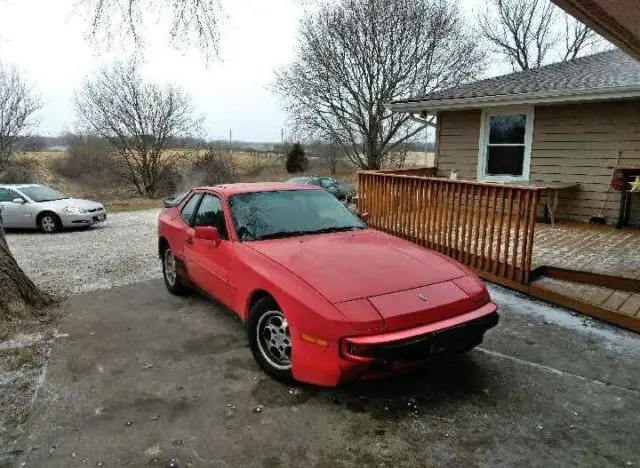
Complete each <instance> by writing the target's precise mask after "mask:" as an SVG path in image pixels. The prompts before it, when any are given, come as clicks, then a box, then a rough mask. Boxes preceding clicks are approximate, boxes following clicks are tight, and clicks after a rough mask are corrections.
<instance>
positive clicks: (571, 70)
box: [390, 50, 640, 224]
mask: <svg viewBox="0 0 640 468" xmlns="http://www.w3.org/2000/svg"><path fill="white" fill-rule="evenodd" d="M390 108H391V109H392V110H393V111H394V112H406V113H412V114H418V115H420V116H422V117H425V116H427V115H436V116H437V129H436V157H435V159H436V165H437V168H438V175H439V176H447V175H448V174H449V173H450V172H451V171H452V170H456V171H457V174H458V177H459V178H463V179H477V180H481V181H489V182H510V183H516V184H534V185H545V184H549V185H551V186H556V187H564V188H567V190H563V191H562V192H560V195H559V204H558V207H557V209H558V212H559V213H558V216H559V218H565V219H574V220H579V221H587V220H589V219H590V218H591V217H594V216H598V215H599V214H600V209H601V207H602V206H603V207H604V209H603V216H604V217H605V219H606V221H607V222H608V223H612V222H616V221H617V220H618V218H619V214H620V204H621V203H620V201H621V197H628V198H627V199H633V203H631V211H630V213H629V215H628V221H629V222H630V223H631V224H639V223H640V196H638V195H635V196H633V197H631V196H627V195H626V194H625V195H623V194H624V192H622V191H615V190H612V191H611V193H609V194H608V195H607V191H608V189H609V187H610V183H611V179H612V175H613V173H614V168H616V167H619V168H634V167H637V168H638V169H639V171H640V61H638V60H636V59H635V58H632V57H630V56H628V55H626V54H625V53H624V52H622V51H620V50H612V51H607V52H602V53H599V54H595V55H591V56H587V57H582V58H578V59H575V60H572V61H569V62H564V63H557V64H552V65H548V66H545V67H541V68H538V69H534V70H528V71H523V72H517V73H512V74H509V75H504V76H499V77H495V78H490V79H485V80H481V81H476V82H473V83H469V84H465V85H461V86H457V87H455V88H450V89H446V90H443V91H438V92H434V93H431V94H428V95H426V96H419V97H412V98H409V99H406V100H402V101H396V102H393V103H392V104H390ZM638 173H640V172H638ZM621 174H622V175H625V176H627V177H632V176H633V174H629V175H627V173H625V172H621V171H617V172H616V177H619V176H620V175H621ZM627 180H630V179H627ZM626 182H627V181H625V184H626ZM554 184H555V185H554ZM625 187H627V185H625ZM605 200H606V201H605Z"/></svg>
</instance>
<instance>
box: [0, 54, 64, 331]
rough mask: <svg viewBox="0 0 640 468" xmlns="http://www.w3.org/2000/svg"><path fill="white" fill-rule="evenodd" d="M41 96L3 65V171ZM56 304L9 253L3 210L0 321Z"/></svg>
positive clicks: (0, 141) (0, 82)
mask: <svg viewBox="0 0 640 468" xmlns="http://www.w3.org/2000/svg"><path fill="white" fill-rule="evenodd" d="M41 107H42V104H41V102H40V99H39V97H38V96H37V95H36V94H35V93H34V91H33V89H32V88H31V86H30V85H29V84H28V83H27V82H26V80H25V79H24V78H23V77H22V76H21V75H20V73H19V72H18V71H17V69H15V68H14V67H10V66H7V65H3V64H2V63H0V169H2V167H3V166H4V165H5V164H6V162H7V160H8V158H9V156H10V155H11V153H12V151H13V148H14V145H15V143H16V142H17V141H18V140H19V139H20V138H21V136H23V135H24V133H25V132H26V131H27V130H29V129H30V128H31V127H32V126H33V125H34V124H35V120H34V117H35V113H36V112H37V111H38V110H39V109H40V108H41ZM52 303H53V300H52V298H51V297H50V296H49V295H48V294H46V293H44V292H43V291H41V290H40V289H39V288H38V287H37V286H36V285H35V284H34V283H33V282H32V281H31V280H30V279H29V278H28V277H27V275H26V274H25V273H24V271H22V269H21V268H20V266H18V263H17V262H16V260H15V258H14V257H13V255H12V254H11V250H9V245H8V244H7V240H6V238H5V235H4V230H3V229H2V209H1V208H0V320H7V319H12V318H17V317H23V316H25V315H29V314H31V313H32V311H34V310H41V309H43V308H44V307H46V306H48V305H50V304H52Z"/></svg>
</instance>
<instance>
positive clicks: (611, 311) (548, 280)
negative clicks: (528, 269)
mask: <svg viewBox="0 0 640 468" xmlns="http://www.w3.org/2000/svg"><path fill="white" fill-rule="evenodd" d="M612 286H615V285H612ZM622 286H623V287H622V288H620V289H618V288H614V287H608V286H598V285H594V284H585V283H582V282H578V281H570V280H567V279H559V278H552V277H548V276H539V277H538V278H537V279H536V280H535V281H533V282H532V283H531V284H530V294H531V295H532V296H535V297H537V298H538V299H541V300H544V301H547V302H553V303H554V304H558V305H561V306H564V307H567V308H570V309H573V310H576V311H578V312H581V313H583V314H585V315H589V316H591V317H595V318H598V319H600V320H604V321H605V322H609V323H613V324H615V325H618V326H621V327H624V328H628V329H630V330H633V331H635V332H638V333H640V292H634V289H635V288H633V287H632V288H629V285H628V284H624V285H622ZM629 289H631V290H629Z"/></svg>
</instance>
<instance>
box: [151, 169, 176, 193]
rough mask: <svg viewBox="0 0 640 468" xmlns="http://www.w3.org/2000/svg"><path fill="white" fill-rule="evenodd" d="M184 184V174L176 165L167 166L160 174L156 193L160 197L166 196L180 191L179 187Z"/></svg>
mask: <svg viewBox="0 0 640 468" xmlns="http://www.w3.org/2000/svg"><path fill="white" fill-rule="evenodd" d="M181 186H182V176H181V175H180V172H178V170H177V169H176V168H175V167H165V168H163V169H162V170H161V171H160V173H159V174H158V180H157V181H156V186H155V195H156V196H158V197H166V196H168V195H173V194H175V193H176V192H178V191H179V190H178V188H179V187H181Z"/></svg>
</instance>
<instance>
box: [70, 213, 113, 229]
mask: <svg viewBox="0 0 640 468" xmlns="http://www.w3.org/2000/svg"><path fill="white" fill-rule="evenodd" d="M106 220H107V212H106V211H97V212H94V213H81V214H67V213H63V214H61V215H60V221H61V222H62V226H64V227H66V228H70V227H80V226H92V225H94V224H96V223H103V222H105V221H106Z"/></svg>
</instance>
